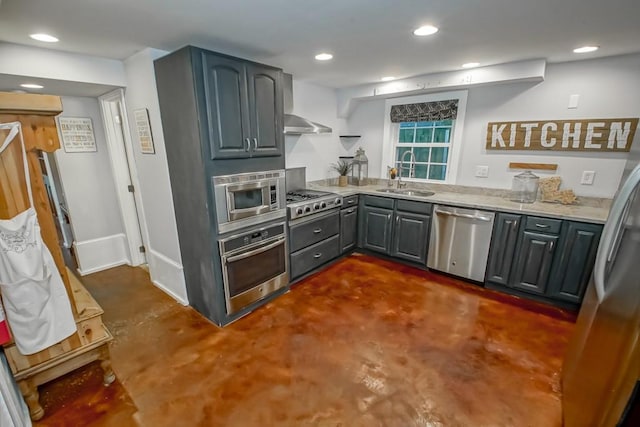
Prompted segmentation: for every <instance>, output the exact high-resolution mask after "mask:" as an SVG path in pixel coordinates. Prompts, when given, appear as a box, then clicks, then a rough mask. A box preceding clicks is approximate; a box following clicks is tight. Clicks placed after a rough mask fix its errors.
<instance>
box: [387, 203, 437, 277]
mask: <svg viewBox="0 0 640 427" xmlns="http://www.w3.org/2000/svg"><path fill="white" fill-rule="evenodd" d="M430 219H431V217H429V216H427V215H419V214H412V213H406V212H396V215H395V225H394V229H393V249H392V251H391V255H392V256H394V257H397V258H403V259H406V260H409V261H414V262H418V263H421V264H424V263H425V262H426V260H427V245H428V240H427V239H428V236H429V222H430Z"/></svg>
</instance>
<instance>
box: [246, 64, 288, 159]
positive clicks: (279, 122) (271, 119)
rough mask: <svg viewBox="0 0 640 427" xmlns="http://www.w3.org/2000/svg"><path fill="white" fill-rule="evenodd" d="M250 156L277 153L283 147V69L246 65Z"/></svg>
mask: <svg viewBox="0 0 640 427" xmlns="http://www.w3.org/2000/svg"><path fill="white" fill-rule="evenodd" d="M247 84H248V89H249V90H248V92H249V113H250V123H251V132H250V138H251V140H250V143H251V156H252V157H265V156H280V155H282V151H283V147H284V132H283V126H284V125H283V114H284V113H283V111H284V110H283V108H284V107H283V98H282V72H281V71H280V70H275V69H273V68H270V67H262V66H259V65H256V64H250V65H248V66H247Z"/></svg>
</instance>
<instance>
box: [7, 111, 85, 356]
mask: <svg viewBox="0 0 640 427" xmlns="http://www.w3.org/2000/svg"><path fill="white" fill-rule="evenodd" d="M0 129H9V135H8V136H7V138H6V139H5V140H4V142H3V143H2V145H0V153H2V152H3V151H4V150H5V149H6V148H7V146H8V145H9V144H10V143H11V141H12V140H13V139H14V138H15V137H16V135H18V136H19V137H20V144H21V145H22V157H23V164H24V174H25V180H26V184H27V193H28V195H29V208H28V209H27V210H25V211H23V212H21V213H19V214H17V215H16V216H14V217H13V218H11V219H0V293H1V294H2V301H3V302H4V307H5V311H6V315H7V320H8V321H9V326H11V332H12V334H13V338H14V340H15V342H16V346H17V347H18V350H20V353H22V354H25V355H29V354H33V353H37V352H39V351H41V350H44V349H45V348H47V347H50V346H52V345H53V344H56V343H58V342H60V341H62V340H63V339H65V338H67V337H69V336H70V335H71V334H73V333H74V332H75V331H76V324H75V321H74V318H73V313H72V312H71V304H70V303H69V297H68V295H67V292H66V289H65V287H64V283H63V282H62V278H61V277H60V273H59V272H58V269H57V267H56V264H55V261H54V259H53V256H52V255H51V252H49V248H47V246H46V245H45V244H44V242H43V241H42V236H41V235H40V225H39V224H38V217H37V215H36V211H35V209H34V207H33V195H32V192H31V180H30V177H29V164H28V162H27V153H26V150H25V147H24V140H23V138H22V129H21V126H20V123H19V122H13V123H4V124H0Z"/></svg>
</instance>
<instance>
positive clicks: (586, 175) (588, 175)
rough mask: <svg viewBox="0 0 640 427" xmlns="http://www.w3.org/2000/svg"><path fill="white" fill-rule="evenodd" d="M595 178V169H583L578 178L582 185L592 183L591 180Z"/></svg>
mask: <svg viewBox="0 0 640 427" xmlns="http://www.w3.org/2000/svg"><path fill="white" fill-rule="evenodd" d="M595 178H596V172H595V171H583V172H582V179H581V180H580V184H582V185H593V180H594V179H595Z"/></svg>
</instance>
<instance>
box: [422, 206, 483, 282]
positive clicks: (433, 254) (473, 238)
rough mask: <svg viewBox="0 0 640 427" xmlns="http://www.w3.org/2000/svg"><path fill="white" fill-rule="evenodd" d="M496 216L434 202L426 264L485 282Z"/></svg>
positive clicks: (435, 268) (431, 267)
mask: <svg viewBox="0 0 640 427" xmlns="http://www.w3.org/2000/svg"><path fill="white" fill-rule="evenodd" d="M494 218H495V214H494V213H493V212H485V211H479V210H474V209H462V208H454V207H450V206H440V205H435V206H434V209H433V219H432V220H431V221H432V223H431V237H430V239H429V257H428V259H427V267H429V268H430V269H434V270H439V271H443V272H445V273H450V274H453V275H456V276H460V277H465V278H467V279H471V280H475V281H477V282H483V281H484V273H485V270H486V268H487V258H488V257H489V245H490V244H491V233H492V232H493V220H494Z"/></svg>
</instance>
